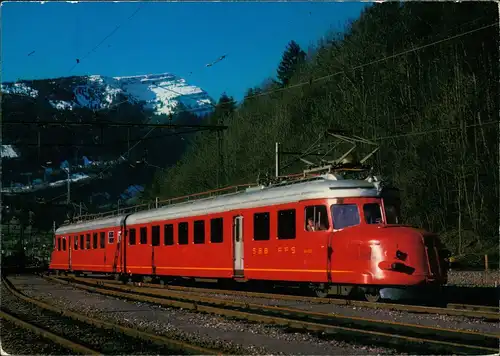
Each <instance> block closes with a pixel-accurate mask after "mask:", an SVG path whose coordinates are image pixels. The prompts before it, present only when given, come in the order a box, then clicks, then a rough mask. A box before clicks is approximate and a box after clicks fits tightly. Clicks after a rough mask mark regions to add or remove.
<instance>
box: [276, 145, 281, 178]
mask: <svg viewBox="0 0 500 356" xmlns="http://www.w3.org/2000/svg"><path fill="white" fill-rule="evenodd" d="M275 153H276V156H275V171H276V178H278V177H279V176H280V143H279V142H276V152H275Z"/></svg>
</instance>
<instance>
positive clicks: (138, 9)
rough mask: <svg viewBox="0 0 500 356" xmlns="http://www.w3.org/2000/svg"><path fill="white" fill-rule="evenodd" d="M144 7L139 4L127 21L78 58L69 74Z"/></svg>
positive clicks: (142, 4)
mask: <svg viewBox="0 0 500 356" xmlns="http://www.w3.org/2000/svg"><path fill="white" fill-rule="evenodd" d="M143 6H144V3H141V4H140V5H139V7H138V8H137V9H136V10H135V11H134V12H133V13H132V14H131V15H130V16H129V17H127V19H125V20H124V21H123V22H122V23H119V24H118V25H117V26H116V27H115V28H114V29H113V30H112V31H111V32H110V33H108V34H107V35H106V36H105V37H104V38H103V39H102V40H101V41H100V42H99V43H98V44H97V45H95V46H94V47H93V48H92V49H91V50H90V51H88V52H87V54H85V55H84V56H83V57H82V58H78V59H77V62H76V63H75V64H73V66H72V67H71V68H70V70H69V72H70V73H71V72H72V71H73V69H75V67H76V66H77V65H78V64H79V63H80V62H81V61H82V60H84V59H86V58H88V57H89V56H90V55H91V54H92V53H94V52H95V51H96V50H97V48H99V47H100V46H101V45H102V44H103V43H104V42H105V41H106V40H107V39H108V38H110V37H111V36H113V35H114V34H115V33H116V32H117V31H118V30H119V29H120V28H121V27H122V25H123V24H124V23H125V22H127V21H130V20H131V19H132V18H133V17H134V16H135V15H137V13H139V11H141V9H142V8H143Z"/></svg>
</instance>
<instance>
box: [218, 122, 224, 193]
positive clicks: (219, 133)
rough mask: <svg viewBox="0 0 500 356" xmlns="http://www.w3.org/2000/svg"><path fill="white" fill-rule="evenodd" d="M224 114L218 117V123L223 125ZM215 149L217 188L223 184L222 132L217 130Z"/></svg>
mask: <svg viewBox="0 0 500 356" xmlns="http://www.w3.org/2000/svg"><path fill="white" fill-rule="evenodd" d="M223 116H224V114H222V115H221V117H220V118H219V122H218V125H224V117H223ZM217 151H218V154H219V164H218V166H219V167H218V169H217V188H222V186H223V185H224V179H223V176H224V152H223V147H222V132H221V131H217Z"/></svg>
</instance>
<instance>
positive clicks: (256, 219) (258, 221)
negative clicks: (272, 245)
mask: <svg viewBox="0 0 500 356" xmlns="http://www.w3.org/2000/svg"><path fill="white" fill-rule="evenodd" d="M269 226H270V225H269V213H256V214H253V239H254V240H255V241H265V240H269Z"/></svg>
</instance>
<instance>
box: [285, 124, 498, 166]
mask: <svg viewBox="0 0 500 356" xmlns="http://www.w3.org/2000/svg"><path fill="white" fill-rule="evenodd" d="M493 124H500V120H493V121H486V122H481V123H476V124H469V125H460V126H448V127H440V128H436V129H432V130H424V131H414V132H409V133H405V134H397V135H389V136H379V137H374V138H371V139H370V140H371V141H383V140H388V139H395V138H404V137H411V136H420V135H427V134H432V133H437V132H443V131H452V130H460V129H468V128H473V127H482V126H487V125H493ZM320 138H321V136H320ZM318 141H319V139H318V140H316V141H315V142H314V143H313V144H312V145H310V146H309V148H308V149H307V150H306V151H305V152H304V153H303V154H302V155H300V157H302V156H306V155H307V154H308V153H311V152H312V151H313V150H314V147H315V146H316V145H317V142H318ZM298 160H300V158H293V159H291V160H290V161H288V162H286V163H285V164H284V165H283V166H282V167H281V169H285V168H288V167H290V166H291V165H292V164H294V163H296V162H297V161H298Z"/></svg>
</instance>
